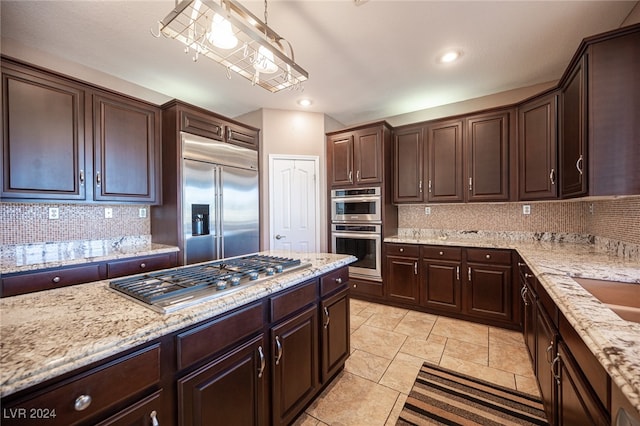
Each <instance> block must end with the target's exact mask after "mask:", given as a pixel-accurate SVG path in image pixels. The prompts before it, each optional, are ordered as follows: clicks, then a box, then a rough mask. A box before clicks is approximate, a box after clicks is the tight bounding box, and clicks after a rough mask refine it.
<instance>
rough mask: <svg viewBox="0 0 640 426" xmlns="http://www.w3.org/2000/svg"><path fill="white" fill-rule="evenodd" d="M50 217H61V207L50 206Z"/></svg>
mask: <svg viewBox="0 0 640 426" xmlns="http://www.w3.org/2000/svg"><path fill="white" fill-rule="evenodd" d="M49 219H60V209H58V208H57V207H49Z"/></svg>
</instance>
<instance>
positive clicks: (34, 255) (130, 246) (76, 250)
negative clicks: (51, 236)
mask: <svg viewBox="0 0 640 426" xmlns="http://www.w3.org/2000/svg"><path fill="white" fill-rule="evenodd" d="M178 250H179V249H178V247H176V246H170V245H164V244H156V243H152V242H151V236H150V235H141V236H131V237H121V238H114V239H107V240H76V241H58V242H49V243H33V244H15V245H5V246H2V247H1V249H0V252H1V253H0V254H2V259H1V260H0V270H1V271H2V273H3V274H10V273H15V272H29V271H37V270H40V269H48V268H59V267H63V266H71V265H81V264H86V263H93V262H103V261H108V260H114V259H125V258H128V257H137V256H150V255H154V254H162V253H171V252H176V251H178Z"/></svg>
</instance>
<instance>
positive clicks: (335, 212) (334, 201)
mask: <svg viewBox="0 0 640 426" xmlns="http://www.w3.org/2000/svg"><path fill="white" fill-rule="evenodd" d="M331 247H332V251H333V252H334V253H340V254H349V255H352V256H355V257H357V258H358V260H357V261H356V262H354V263H352V264H351V265H350V266H349V274H350V275H351V276H352V277H356V278H363V279H368V280H374V281H382V265H381V262H382V197H381V193H380V187H371V188H353V189H334V190H332V191H331Z"/></svg>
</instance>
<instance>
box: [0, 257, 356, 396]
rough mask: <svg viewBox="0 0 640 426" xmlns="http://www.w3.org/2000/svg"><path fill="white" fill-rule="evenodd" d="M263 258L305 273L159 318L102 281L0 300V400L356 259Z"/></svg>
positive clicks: (158, 315) (266, 281) (287, 276)
mask: <svg viewBox="0 0 640 426" xmlns="http://www.w3.org/2000/svg"><path fill="white" fill-rule="evenodd" d="M264 253H265V254H272V255H276V256H287V257H292V258H299V259H301V261H302V262H303V263H310V264H311V266H310V267H309V268H306V269H300V270H296V271H292V272H290V273H287V274H283V275H279V276H278V275H276V276H275V277H274V278H273V279H269V280H265V281H261V282H259V283H257V284H256V285H254V286H250V287H247V288H245V289H242V290H240V291H238V292H235V293H231V294H229V295H226V296H222V297H220V298H218V299H215V300H212V301H209V302H204V303H202V304H200V305H197V306H194V307H191V308H186V309H184V310H181V311H178V312H175V313H172V314H166V315H163V314H159V313H156V312H154V311H151V310H150V309H148V308H146V307H144V306H141V305H139V304H137V303H134V302H131V301H129V300H127V299H125V298H124V297H122V296H121V295H119V294H116V293H115V292H113V291H111V290H109V289H108V282H107V281H98V282H95V283H90V284H81V285H75V286H70V287H64V288H58V289H54V290H48V291H42V292H38V293H31V294H25V295H20V296H13V297H8V298H3V299H0V315H1V322H0V396H6V395H9V394H12V393H14V392H16V391H18V390H21V389H25V388H27V387H29V386H31V385H34V384H37V383H40V382H42V381H44V380H47V379H50V378H54V377H56V376H59V375H60V374H63V373H66V372H69V371H72V370H75V369H77V368H79V367H82V366H85V365H88V364H90V363H92V362H95V361H99V360H101V359H104V358H106V357H109V356H111V355H114V354H117V353H118V352H121V351H124V350H127V349H129V348H132V347H134V346H137V345H140V344H143V343H145V342H148V341H151V340H153V339H155V338H158V337H160V336H163V335H166V334H168V333H171V332H173V331H176V330H180V329H182V328H184V327H188V326H190V325H192V324H195V323H197V322H200V321H203V320H206V319H208V318H212V317H214V316H216V315H219V314H222V313H224V312H227V311H229V310H231V309H234V308H236V307H238V306H242V305H244V304H246V303H249V302H252V301H255V300H258V299H261V298H263V297H265V296H268V295H270V294H273V293H275V292H278V291H280V290H283V289H285V288H288V287H291V286H294V285H296V284H299V283H301V282H303V281H305V280H307V279H309V278H313V277H316V276H319V275H322V274H324V273H326V272H329V271H331V270H334V269H336V268H339V267H341V266H345V265H348V264H349V263H351V262H353V261H355V260H356V258H355V257H352V256H344V255H339V254H330V253H309V254H295V253H290V252H278V251H269V252H264ZM105 313H108V314H105Z"/></svg>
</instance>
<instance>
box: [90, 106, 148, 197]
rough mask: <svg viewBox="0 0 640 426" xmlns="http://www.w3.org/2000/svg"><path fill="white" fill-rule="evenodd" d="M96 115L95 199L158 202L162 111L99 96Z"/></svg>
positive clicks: (95, 109) (95, 107)
mask: <svg viewBox="0 0 640 426" xmlns="http://www.w3.org/2000/svg"><path fill="white" fill-rule="evenodd" d="M93 113H94V119H93V121H94V145H95V153H94V155H95V164H94V176H93V183H94V188H95V195H94V198H95V199H96V200H100V201H132V202H133V201H135V202H144V203H150V204H153V203H156V202H157V201H158V200H159V191H158V186H159V182H160V173H159V164H160V109H159V108H158V107H154V106H151V105H149V104H145V103H142V102H137V101H134V100H130V99H126V98H124V97H114V96H111V95H107V94H101V93H98V94H95V95H94V96H93ZM156 183H158V185H156Z"/></svg>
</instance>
